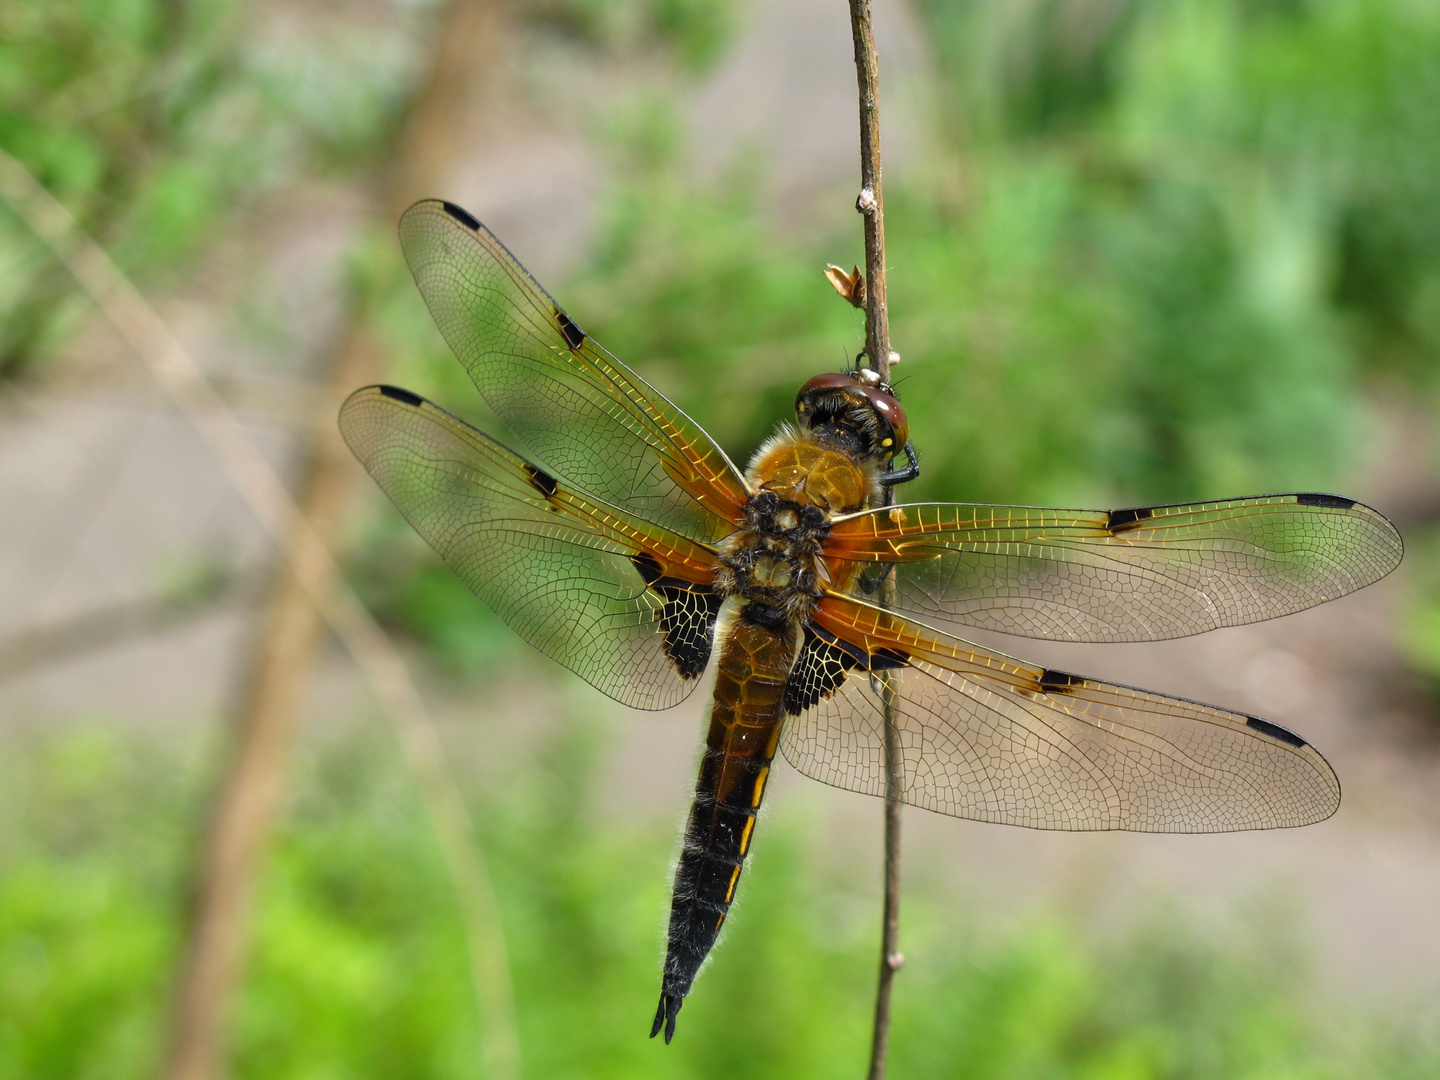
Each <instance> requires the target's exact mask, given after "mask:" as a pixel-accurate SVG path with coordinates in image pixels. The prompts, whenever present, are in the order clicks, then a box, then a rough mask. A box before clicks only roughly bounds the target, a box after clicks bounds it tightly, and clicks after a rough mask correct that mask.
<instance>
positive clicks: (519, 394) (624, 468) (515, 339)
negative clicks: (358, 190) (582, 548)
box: [400, 200, 748, 541]
mask: <svg viewBox="0 0 1440 1080" xmlns="http://www.w3.org/2000/svg"><path fill="white" fill-rule="evenodd" d="M400 244H401V247H402V248H403V249H404V251H405V258H406V260H407V261H408V262H409V264H410V270H411V272H412V273H413V274H414V275H415V282H416V284H417V285H418V286H419V288H420V292H421V294H422V295H423V296H424V297H425V303H426V304H427V305H428V306H429V308H430V313H431V315H432V316H434V318H435V322H436V324H437V325H438V326H439V327H440V331H441V333H442V334H444V336H445V340H446V341H447V342H448V343H449V345H450V348H451V349H453V350H454V352H455V355H456V356H457V357H458V358H459V359H460V362H461V363H462V364H463V365H464V366H465V369H466V371H468V372H469V373H470V377H471V379H473V380H474V382H475V385H476V387H477V388H478V389H479V390H480V394H481V396H483V397H484V399H485V401H486V403H487V404H488V405H489V406H490V408H491V409H492V410H494V412H495V415H496V416H498V417H499V418H500V420H501V422H502V423H504V424H505V426H506V427H508V428H509V429H510V430H511V431H512V432H514V434H515V436H516V437H517V438H518V439H519V440H520V441H521V442H522V443H523V444H524V445H525V447H526V448H527V449H528V450H529V451H530V452H531V453H533V454H534V455H535V456H536V457H537V458H538V459H539V460H540V462H541V463H543V464H544V465H545V466H546V467H547V468H548V469H550V470H551V471H552V472H554V473H555V474H556V475H557V476H561V477H564V478H565V479H566V480H568V481H569V482H570V483H572V484H574V485H575V486H576V487H578V488H580V489H582V490H583V491H586V492H588V493H589V494H591V495H594V496H596V497H597V498H599V499H601V500H603V501H605V502H608V503H611V504H613V505H615V506H619V507H623V508H625V509H626V510H629V511H631V512H633V513H636V514H639V515H641V516H643V517H645V518H647V519H648V520H650V521H654V522H657V523H659V524H662V525H664V526H666V527H667V528H669V529H670V530H672V531H673V532H677V533H680V534H681V535H683V536H688V537H690V538H691V539H695V540H701V541H714V540H718V539H720V538H721V537H723V536H725V535H726V534H727V533H729V532H730V531H732V530H733V529H734V527H735V522H736V521H738V520H739V516H740V514H741V511H742V510H743V508H744V505H745V502H746V500H747V498H748V495H747V492H746V488H745V481H744V480H743V479H742V478H741V476H740V473H739V472H738V471H737V470H736V468H735V466H734V465H733V464H732V463H731V462H730V460H729V458H727V457H726V456H725V453H724V451H722V450H721V449H720V447H719V446H718V445H716V443H715V441H714V440H713V439H711V438H710V436H709V435H707V434H706V433H705V431H704V429H702V428H701V427H700V425H698V424H696V423H695V422H694V421H693V420H691V419H690V418H689V417H688V416H686V415H685V414H684V413H683V412H682V411H681V410H680V409H678V408H677V407H676V406H674V405H673V404H671V403H670V402H669V401H667V400H666V399H665V397H664V396H663V395H662V394H661V393H660V392H659V391H657V390H656V389H655V388H654V387H652V386H650V385H649V384H648V383H646V382H645V381H644V380H643V379H641V378H640V376H638V375H636V374H635V373H634V372H633V371H631V370H630V369H629V368H628V367H626V366H625V365H624V364H622V363H620V361H618V360H616V359H615V358H614V357H613V356H611V355H610V354H609V353H607V352H606V351H605V350H604V349H602V348H600V347H599V346H598V345H596V344H595V342H594V341H592V340H591V339H590V338H589V337H588V336H587V335H586V334H585V333H584V332H583V331H582V330H581V329H580V328H579V327H578V326H577V325H576V324H575V321H574V320H573V319H571V318H570V316H569V315H567V314H566V313H565V312H564V310H562V309H561V307H560V305H559V304H557V303H556V302H555V301H554V299H552V298H551V296H550V294H549V293H547V292H546V291H545V290H544V289H543V288H541V286H540V284H539V282H537V281H536V280H535V279H534V278H533V277H531V276H530V274H529V273H528V272H527V271H526V270H525V268H524V267H523V266H521V265H520V263H519V262H518V261H516V259H515V257H514V256H513V255H511V254H510V252H509V251H507V250H506V249H505V246H504V245H503V244H501V243H500V241H499V240H497V239H496V238H495V236H494V235H493V234H492V233H491V232H490V230H489V229H487V228H485V226H484V225H482V224H481V223H480V222H478V221H476V220H475V218H473V217H471V216H470V215H469V214H468V213H466V212H465V211H464V210H462V209H460V208H459V207H457V206H454V205H452V204H450V203H445V202H439V201H436V200H426V201H424V202H418V203H416V204H415V205H414V206H412V207H411V208H410V209H409V210H407V211H406V212H405V216H404V217H403V218H401V220H400Z"/></svg>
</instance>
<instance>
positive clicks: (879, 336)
mask: <svg viewBox="0 0 1440 1080" xmlns="http://www.w3.org/2000/svg"><path fill="white" fill-rule="evenodd" d="M850 27H851V30H852V32H853V34H854V39H855V76H856V81H857V83H858V84H859V91H860V195H859V197H858V198H857V199H856V201H855V208H856V209H857V210H859V211H860V213H861V215H862V216H863V218H864V221H865V355H866V356H867V357H868V359H869V365H870V367H871V368H873V369H874V370H875V371H876V372H878V373H879V375H880V378H881V380H882V381H883V382H886V383H888V382H889V381H890V364H891V362H892V360H893V359H894V354H893V353H892V352H891V351H890V317H889V310H888V307H887V295H886V288H885V198H884V188H883V186H882V183H881V168H880V61H879V57H878V55H877V53H876V50H875V29H874V26H873V25H872V23H871V19H870V2H869V0H850ZM893 498H894V493H893V488H890V487H887V488H886V489H885V503H886V504H887V505H888V504H889V503H890V502H891V501H893ZM894 599H895V580H894V577H893V575H892V576H891V577H889V578H887V579H886V582H885V586H884V592H883V594H882V598H881V602H882V604H883V605H884V606H886V607H889V606H892V605H893V602H894ZM879 682H880V692H881V698H882V701H883V702H884V714H885V720H884V723H885V732H884V741H885V909H884V915H883V922H882V929H881V944H880V974H879V978H878V979H877V981H876V986H875V1024H874V1033H873V1036H872V1038H871V1042H870V1068H869V1072H868V1073H867V1076H868V1080H883V1078H884V1076H885V1062H886V1058H887V1056H888V1054H889V1050H890V995H891V990H892V988H893V986H894V982H895V973H896V972H897V971H899V970H900V965H901V964H902V963H903V957H902V956H901V955H900V952H899V949H898V942H899V933H900V807H901V805H902V801H901V799H902V795H903V792H904V776H903V773H902V770H901V760H900V728H899V719H900V696H899V684H898V680H896V679H895V677H894V673H893V672H885V673H883V674H882V675H881V676H880V677H879Z"/></svg>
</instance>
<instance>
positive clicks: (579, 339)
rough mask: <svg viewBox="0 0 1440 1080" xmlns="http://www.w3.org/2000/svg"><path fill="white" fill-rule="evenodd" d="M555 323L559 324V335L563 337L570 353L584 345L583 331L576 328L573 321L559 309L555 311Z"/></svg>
mask: <svg viewBox="0 0 1440 1080" xmlns="http://www.w3.org/2000/svg"><path fill="white" fill-rule="evenodd" d="M555 321H556V322H557V323H559V324H560V333H562V334H564V335H565V344H566V345H569V346H570V348H571V350H572V351H573V350H575V349H578V348H580V346H581V345H583V344H585V331H584V330H581V329H580V327H578V326H576V325H575V320H574V319H572V318H570V316H569V315H566V314H565V312H563V311H561V310H560V309H559V308H556V310H555Z"/></svg>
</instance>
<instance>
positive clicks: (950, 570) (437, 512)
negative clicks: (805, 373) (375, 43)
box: [340, 200, 1403, 1043]
mask: <svg viewBox="0 0 1440 1080" xmlns="http://www.w3.org/2000/svg"><path fill="white" fill-rule="evenodd" d="M400 241H401V246H402V248H403V250H404V253H405V257H406V260H407V261H408V263H409V266H410V270H411V272H412V273H413V275H414V278H415V282H416V284H417V285H418V287H419V290H420V293H421V295H422V296H423V297H424V299H425V302H426V304H427V305H428V307H429V309H430V312H431V314H432V316H433V317H434V319H435V322H436V323H437V325H438V326H439V328H440V330H441V332H442V334H443V335H444V337H445V339H446V341H447V342H448V343H449V345H450V348H451V349H452V350H453V351H454V353H455V355H456V356H457V357H458V358H459V360H460V362H461V364H462V365H464V367H465V369H466V371H467V372H468V373H469V375H470V377H471V379H472V380H473V382H474V384H475V386H476V388H477V389H478V390H479V392H480V395H481V397H483V398H484V400H485V403H486V404H487V405H488V406H489V407H490V409H491V410H492V411H493V412H494V414H495V416H496V417H497V418H498V419H499V420H500V421H501V422H502V423H503V424H504V426H505V428H506V429H508V431H509V432H510V434H511V435H513V437H514V441H515V442H516V443H518V444H519V446H520V450H516V449H511V448H510V447H509V446H507V445H505V444H504V443H502V442H499V441H497V440H496V439H494V438H492V437H490V436H489V435H487V434H484V433H482V432H481V431H479V430H477V429H476V428H474V427H472V426H470V425H469V424H467V423H465V422H464V421H462V420H460V419H458V418H457V417H455V416H453V415H451V414H450V413H449V412H446V411H445V410H444V409H442V408H440V407H439V406H438V405H435V404H434V403H432V402H430V401H428V400H426V399H425V398H423V397H421V396H420V395H418V394H414V393H412V392H410V391H409V390H404V389H401V388H399V387H395V386H370V387H366V388H364V389H362V390H358V391H356V392H355V393H354V394H353V395H351V396H350V398H349V399H348V400H347V401H346V402H345V404H344V406H343V407H342V409H341V412H340V429H341V432H342V434H343V436H344V438H345V441H346V442H347V444H348V445H349V447H350V449H351V450H352V451H353V452H354V454H355V455H356V457H357V458H358V459H359V460H360V462H361V463H362V464H363V465H364V466H365V468H366V469H367V470H368V471H369V472H370V474H371V475H372V476H373V477H374V479H375V480H376V481H377V482H378V483H379V486H380V487H381V488H382V489H383V490H384V492H385V493H386V495H388V496H389V498H390V499H391V501H392V502H393V503H394V504H395V506H396V507H397V508H398V510H399V511H400V513H401V514H402V515H404V517H405V518H406V519H407V520H408V521H409V522H410V524H411V525H412V526H413V527H414V528H415V529H416V531H417V532H419V534H420V535H421V536H422V537H424V538H425V540H427V541H428V542H429V543H430V545H431V546H432V547H433V548H434V549H435V550H436V551H437V552H438V553H439V555H440V557H441V558H442V559H443V560H444V561H445V562H446V563H447V564H448V565H449V566H450V567H451V568H452V569H453V570H454V572H455V573H456V574H458V575H459V577H460V578H461V579H462V580H463V581H464V582H465V584H466V585H468V586H469V587H470V589H471V590H472V591H473V592H474V593H475V595H476V596H478V597H479V598H480V600H482V601H483V602H484V603H485V604H487V605H489V607H490V608H491V609H493V610H494V612H495V613H496V614H497V615H498V616H499V617H500V618H501V619H503V620H504V621H505V622H506V623H507V624H508V625H509V626H510V628H511V629H513V630H514V631H515V632H516V633H517V634H519V635H520V636H521V637H522V638H523V639H524V640H525V641H527V642H529V643H530V644H531V645H533V646H534V647H535V648H537V649H538V650H539V651H540V652H542V653H544V654H545V655H547V656H549V657H550V658H551V659H553V660H555V661H557V662H558V663H560V664H561V665H563V666H564V667H566V668H568V669H570V670H571V671H572V672H574V673H575V674H576V675H579V676H580V677H581V678H582V679H584V680H585V681H587V682H588V683H590V684H591V685H592V686H594V687H595V688H596V689H597V690H599V691H601V692H602V693H604V694H607V695H609V696H610V697H612V698H614V699H615V700H617V701H619V702H622V703H623V704H625V705H628V706H631V707H634V708H637V709H667V708H669V707H671V706H673V705H675V704H677V703H679V702H680V701H682V700H683V699H684V698H685V697H686V696H688V695H689V694H690V693H691V692H692V691H693V690H694V689H695V688H696V687H697V686H698V685H700V683H701V681H702V677H703V676H704V675H705V673H706V671H707V670H709V669H710V668H711V667H712V666H713V668H714V674H713V676H712V677H711V679H710V680H709V685H710V687H711V695H712V705H711V712H710V721H709V727H708V731H707V734H706V737H705V747H704V751H703V754H702V757H701V763H700V768H699V778H698V780H697V782H696V785H695V796H694V800H693V802H692V805H691V809H690V813H689V817H688V820H687V824H686V827H685V832H684V840H683V847H682V851H681V854H680V858H679V862H678V865H677V868H676V871H675V880H674V892H673V898H672V902H671V912H670V920H669V930H668V940H667V948H666V956H665V961H664V967H663V974H662V976H661V994H660V1002H659V1006H658V1008H657V1010H656V1014H655V1018H654V1021H653V1024H652V1027H651V1031H650V1034H651V1037H652V1038H653V1037H654V1036H655V1035H657V1034H659V1033H660V1032H661V1031H663V1032H664V1036H665V1041H666V1042H667V1043H668V1042H670V1040H671V1038H672V1037H673V1035H674V1033H675V1023H676V1016H677V1015H678V1013H679V1011H680V1008H681V1005H682V1004H683V1003H684V1001H685V998H686V996H687V995H688V994H689V992H690V990H691V987H692V983H693V982H694V979H695V977H696V974H697V973H698V971H699V970H700V967H701V965H702V964H703V963H704V961H705V959H706V957H707V955H708V954H709V952H710V950H711V948H712V947H713V946H714V944H715V941H716V939H717V937H718V935H719V933H720V929H721V926H722V925H723V924H724V922H725V919H726V916H727V913H728V912H729V910H730V906H731V904H732V903H733V902H734V899H735V894H736V888H737V886H738V884H739V880H740V875H741V871H742V869H743V867H744V864H745V859H746V856H747V854H748V853H749V851H750V846H751V841H752V839H753V836H754V830H755V823H756V820H757V815H758V813H759V810H760V805H761V801H762V799H763V797H764V794H765V787H766V781H767V779H768V778H769V775H770V769H771V766H772V763H773V759H774V758H775V755H776V753H777V751H778V752H779V753H781V754H783V755H784V757H785V758H786V760H788V761H789V762H790V764H791V765H793V766H794V767H795V768H796V769H797V770H799V771H800V772H801V773H804V774H805V775H807V776H810V777H813V778H814V779H816V780H820V781H823V782H824V783H827V784H832V785H834V786H836V787H840V788H845V789H848V790H851V791H857V792H863V793H865V794H869V795H879V796H883V795H886V794H887V783H886V781H887V770H888V771H889V773H890V777H891V780H890V782H891V787H890V789H889V794H890V795H891V796H892V797H896V798H899V799H900V800H902V801H903V802H905V803H907V804H911V805H914V806H918V807H923V808H925V809H928V810H933V811H937V812H939V813H941V814H948V815H953V816H955V817H959V818H968V819H971V820H976V821H985V822H996V823H1003V824H1008V825H1019V826H1026V827H1029V828H1035V829H1069V830H1101V829H1127V830H1135V831H1142V832H1173V833H1205V832H1224V831H1231V830H1243V829H1270V828H1287V827H1294V826H1300V825H1307V824H1310V823H1313V822H1317V821H1321V820H1323V819H1325V818H1327V817H1329V816H1330V815H1332V814H1333V813H1335V811H1336V809H1337V808H1338V806H1339V804H1340V785H1339V781H1338V780H1337V779H1336V776H1335V773H1334V771H1333V769H1331V767H1330V765H1329V764H1328V762H1326V760H1325V758H1324V757H1322V756H1321V754H1320V753H1319V752H1318V751H1317V750H1316V749H1315V748H1314V747H1312V746H1311V745H1310V744H1309V743H1308V742H1307V741H1306V740H1305V739H1304V738H1302V737H1301V736H1300V735H1298V734H1296V733H1295V732H1293V731H1291V730H1289V729H1287V728H1285V727H1281V726H1280V725H1279V724H1275V723H1272V722H1271V721H1269V720H1265V719H1263V718H1261V717H1258V716H1251V715H1248V714H1246V713H1243V712H1237V711H1234V710H1230V709H1225V708H1220V707H1217V706H1213V705H1205V704H1201V703H1199V702H1195V701H1189V700H1185V699H1183V698H1178V697H1170V696H1167V695H1164V694H1159V693H1154V692H1151V691H1147V690H1140V689H1136V688H1133V687H1129V686H1122V685H1118V684H1114V683H1109V682H1104V681H1102V680H1099V679H1092V678H1087V677H1085V676H1082V675H1076V674H1072V673H1070V672H1065V671H1059V670H1054V669H1051V668H1047V667H1043V666H1041V665H1038V664H1032V663H1027V662H1026V661H1024V660H1019V659H1015V658H1013V657H1010V656H1007V655H1004V654H1003V653H1000V652H996V651H994V650H992V649H989V648H985V647H982V646H981V645H977V644H972V643H971V642H968V641H966V640H964V639H963V638H961V637H958V636H955V635H954V634H952V633H950V632H948V631H947V630H946V629H942V628H940V627H937V626H935V625H932V624H934V623H939V624H942V625H943V626H946V627H949V628H950V629H954V630H959V629H960V628H962V627H979V628H983V629H985V630H994V631H1002V632H1004V633H1007V634H1014V635H1022V636H1029V637H1034V638H1042V639H1046V640H1050V641H1068V642H1130V641H1157V640H1161V639H1167V638H1176V637H1183V636H1186V635H1190V634H1197V633H1201V632H1204V631H1207V630H1213V629H1216V628H1218V627H1226V626H1238V625H1242V624H1247V623H1254V622H1257V621H1260V620H1264V619H1272V618H1275V617H1277V616H1281V615H1287V614H1290V613H1293V612H1297V611H1301V610H1303V609H1306V608H1309V607H1312V606H1314V605H1316V604H1321V603H1324V602H1326V601H1329V600H1333V599H1335V598H1337V597H1340V596H1344V595H1345V594H1347V593H1351V592H1353V591H1355V590H1356V589H1359V588H1362V587H1363V586H1365V585H1368V584H1370V583H1372V582H1374V581H1377V580H1378V579H1380V578H1382V577H1384V576H1385V575H1386V574H1388V573H1389V572H1390V571H1391V570H1393V569H1394V568H1395V567H1396V566H1397V565H1398V564H1399V562H1400V558H1401V555H1402V553H1403V546H1402V543H1401V539H1400V536H1399V534H1398V532H1397V531H1396V530H1395V528H1394V526H1393V525H1391V523H1390V522H1389V521H1388V520H1387V519H1386V518H1385V517H1384V516H1383V515H1381V514H1380V513H1378V512H1377V511H1375V510H1373V509H1371V508H1370V507H1368V506H1365V505H1363V504H1361V503H1359V502H1356V501H1355V500H1352V499H1348V498H1343V497H1340V496H1338V495H1331V494H1322V493H1305V492H1302V493H1291V494H1280V495H1260V496H1253V497H1248V498H1239V499H1224V500H1218V501H1212V502H1197V503H1185V504H1177V505H1166V506H1143V507H1131V508H1125V509H1117V510H1057V509H1042V508H1036V507H1027V506H999V505H975V504H965V503H943V502H928V503H927V502H917V503H908V504H906V503H901V504H898V505H890V502H891V500H890V499H889V498H887V492H888V491H890V490H892V489H893V488H894V487H896V486H897V485H900V484H903V483H905V482H907V481H909V480H912V479H914V477H915V476H916V475H917V474H918V472H919V459H918V456H917V454H916V452H915V449H914V448H913V447H912V446H911V444H910V441H909V430H908V428H909V424H908V420H907V418H906V415H905V412H904V409H903V408H902V406H901V404H900V402H899V400H898V398H897V396H896V392H895V390H894V388H893V387H891V386H890V385H888V384H887V383H885V382H883V381H882V380H881V379H880V377H879V375H878V374H877V373H876V372H874V371H873V370H870V369H868V368H863V367H860V366H858V364H857V367H856V368H855V369H853V370H849V371H843V372H827V373H823V374H819V375H816V376H815V377H814V378H812V379H810V380H809V381H808V382H806V383H805V384H804V385H803V386H802V387H801V388H800V391H799V393H798V394H797V396H796V413H795V419H794V421H793V422H787V423H782V424H780V425H779V427H778V428H777V430H776V432H775V434H774V435H773V436H772V437H771V438H770V439H769V440H768V441H766V442H765V443H764V444H763V445H762V446H761V447H760V448H759V450H758V451H757V452H756V453H755V455H754V457H753V458H752V460H751V462H750V464H749V467H748V468H747V469H745V470H744V471H743V472H742V471H741V470H740V469H738V468H736V466H735V465H734V464H733V462H732V461H731V459H730V458H729V457H727V456H726V454H725V451H724V450H723V449H721V447H720V446H719V445H718V444H717V443H716V441H715V440H714V439H712V438H711V437H710V436H709V435H708V434H707V433H706V432H705V431H704V429H703V428H701V427H700V425H699V424H697V423H696V422H695V421H694V420H692V419H691V418H690V417H689V416H687V415H686V414H685V413H684V412H683V411H682V410H681V409H679V408H678V407H676V406H675V405H674V404H673V403H672V402H671V401H669V400H668V399H667V398H666V397H665V396H664V395H663V394H661V393H660V392H659V391H658V390H656V389H655V388H654V387H653V386H651V385H650V384H649V383H647V382H646V381H645V380H644V379H642V378H641V377H640V376H639V375H638V374H636V373H635V372H634V371H633V370H631V369H630V368H629V367H627V366H626V365H625V364H623V363H621V362H620V361H619V360H617V359H616V358H615V357H614V356H612V355H611V354H610V353H609V352H607V351H606V350H605V349H603V348H601V347H600V345H599V344H597V343H596V342H595V341H594V340H593V339H592V338H591V337H590V336H589V335H588V334H586V333H585V332H584V331H583V330H581V328H580V327H579V325H578V324H577V323H576V322H575V320H574V319H573V318H571V317H570V315H569V314H568V313H567V312H566V311H565V310H564V309H563V308H562V307H560V305H559V304H558V303H556V302H555V300H554V299H553V298H552V297H551V296H550V294H549V293H548V292H546V291H545V289H543V288H542V287H541V286H540V284H539V283H538V282H537V281H536V280H535V279H534V278H533V277H531V276H530V274H529V273H528V272H527V271H526V270H525V268H524V267H523V266H521V265H520V263H519V262H518V261H517V260H516V259H515V258H514V257H513V256H512V255H511V254H510V252H509V251H508V250H507V249H506V248H505V247H504V245H503V244H501V242H500V241H499V240H498V239H496V237H495V236H494V235H493V234H492V233H491V232H490V231H489V230H488V229H487V228H486V227H485V226H484V225H482V224H481V223H480V222H479V221H478V220H476V218H474V217H473V216H471V215H470V214H469V213H467V212H466V211H465V210H463V209H461V208H460V207H458V206H455V205H453V204H451V203H448V202H442V201H437V200H427V201H423V202H420V203H417V204H416V205H414V206H413V207H411V208H410V209H409V210H408V211H407V212H406V213H405V214H404V216H403V217H402V219H401V222H400ZM737 390H743V387H737ZM712 659H713V660H714V663H713V665H712V663H711V661H712ZM887 724H888V725H889V727H888V729H887ZM887 730H888V738H889V744H888V745H889V747H890V750H889V758H888V762H887Z"/></svg>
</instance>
